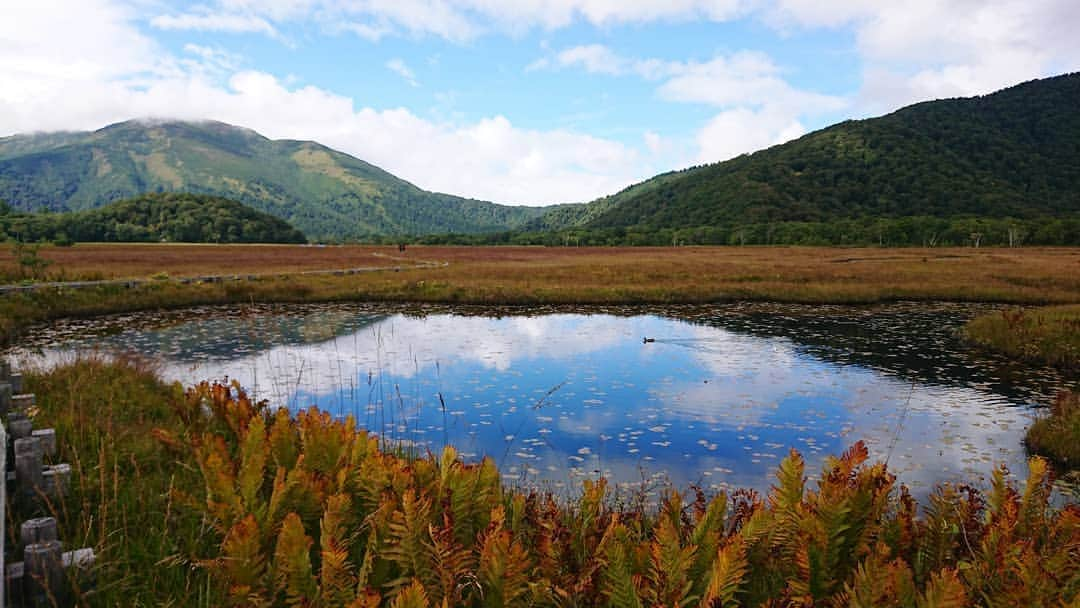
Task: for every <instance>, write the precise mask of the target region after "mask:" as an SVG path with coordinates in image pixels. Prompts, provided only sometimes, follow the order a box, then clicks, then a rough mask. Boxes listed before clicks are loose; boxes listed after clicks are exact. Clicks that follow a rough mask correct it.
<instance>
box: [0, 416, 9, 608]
mask: <svg viewBox="0 0 1080 608" xmlns="http://www.w3.org/2000/svg"><path fill="white" fill-rule="evenodd" d="M7 444H8V438H7V430H6V429H4V425H3V424H0V446H2V447H3V449H0V473H3V474H4V482H3V483H0V576H3V577H4V581H2V583H0V608H4V606H6V605H7V603H6V601H5V597H4V596H5V595H7V594H6V590H7V563H5V561H4V549H5V547H4V542H5V539H6V538H7V534H4V533H3V532H4V525H6V522H7V513H6V512H5V511H4V510H5V509H6V508H7Z"/></svg>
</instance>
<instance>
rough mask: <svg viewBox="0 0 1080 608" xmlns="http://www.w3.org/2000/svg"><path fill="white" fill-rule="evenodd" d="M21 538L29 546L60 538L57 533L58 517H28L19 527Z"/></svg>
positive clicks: (23, 544) (25, 545)
mask: <svg viewBox="0 0 1080 608" xmlns="http://www.w3.org/2000/svg"><path fill="white" fill-rule="evenodd" d="M19 540H20V541H21V542H22V546H24V547H28V546H30V545H34V544H37V543H43V542H46V541H50V540H60V537H59V536H58V534H57V526H56V519H55V518H53V517H35V518H34V519H28V520H26V521H24V522H23V523H22V526H20V527H19Z"/></svg>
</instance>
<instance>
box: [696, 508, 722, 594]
mask: <svg viewBox="0 0 1080 608" xmlns="http://www.w3.org/2000/svg"><path fill="white" fill-rule="evenodd" d="M726 513H727V495H726V494H724V493H723V492H721V493H720V494H719V495H717V496H716V497H714V498H713V499H712V500H711V501H710V502H709V503H708V505H707V506H706V507H705V509H704V512H703V513H702V514H701V515H700V517H699V519H698V522H697V525H695V526H694V531H693V532H691V534H690V543H691V544H693V545H695V546H696V547H697V551H696V552H695V554H694V563H693V564H692V565H691V566H690V571H689V573H688V576H689V578H690V581H691V583H692V588H691V594H692V595H696V596H698V597H701V596H702V595H703V594H704V593H705V587H706V585H707V584H708V577H707V576H706V575H707V574H708V572H709V568H710V566H711V565H712V562H713V560H714V558H715V557H716V553H717V551H718V550H719V548H720V541H721V539H722V537H723V534H724V523H725V522H724V516H725V514H726Z"/></svg>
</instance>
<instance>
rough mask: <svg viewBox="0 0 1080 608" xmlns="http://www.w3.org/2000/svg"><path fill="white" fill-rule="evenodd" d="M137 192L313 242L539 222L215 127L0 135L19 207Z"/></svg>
mask: <svg viewBox="0 0 1080 608" xmlns="http://www.w3.org/2000/svg"><path fill="white" fill-rule="evenodd" d="M145 192H192V193H200V194H210V195H215V196H222V197H226V198H230V199H235V200H238V201H240V202H242V203H245V204H247V205H250V206H252V207H254V208H256V209H258V210H260V211H264V212H266V213H269V214H271V215H274V216H277V217H279V218H282V219H284V220H286V221H288V222H290V223H291V224H293V225H294V226H296V227H297V228H299V229H301V230H303V231H304V232H305V233H307V234H308V236H310V237H312V238H314V239H324V238H338V239H342V238H345V239H356V238H364V237H370V236H373V235H395V234H425V233H441V232H469V233H479V232H488V231H499V230H510V229H513V228H516V227H518V226H520V225H521V224H523V223H524V222H525V221H527V220H529V219H532V218H534V217H538V216H539V215H541V214H542V213H543V211H541V210H539V209H537V208H534V207H515V206H506V205H496V204H493V203H488V202H484V201H478V200H472V199H466V198H461V197H457V196H451V195H448V194H437V193H433V192H427V191H425V190H421V189H420V188H418V187H416V186H414V185H413V184H410V183H409V182H406V181H404V180H402V179H399V178H397V177H394V176H393V175H391V174H390V173H387V172H386V171H383V170H382V169H380V168H378V167H376V166H374V165H371V164H369V163H366V162H364V161H362V160H359V159H357V158H353V157H352V156H349V155H347V154H343V153H341V152H338V151H336V150H332V149H330V148H327V147H326V146H322V145H320V144H317V143H314V142H310V141H294V140H270V139H267V138H266V137H263V136H262V135H259V134H258V133H256V132H254V131H251V130H248V129H243V128H239V127H234V126H231V125H227V124H224V123H220V122H210V121H203V122H183V121H143V120H133V121H128V122H122V123H118V124H114V125H110V126H108V127H105V128H103V129H100V130H97V131H93V132H77V133H72V132H63V133H45V134H29V135H15V136H11V137H4V138H0V199H2V200H6V201H7V202H8V203H9V204H11V205H12V206H13V207H15V208H17V209H21V210H25V211H44V210H50V211H74V210H83V209H91V208H94V207H100V206H102V205H104V204H106V203H109V202H111V201H115V200H119V199H125V198H131V197H134V196H138V195H140V194H143V193H145Z"/></svg>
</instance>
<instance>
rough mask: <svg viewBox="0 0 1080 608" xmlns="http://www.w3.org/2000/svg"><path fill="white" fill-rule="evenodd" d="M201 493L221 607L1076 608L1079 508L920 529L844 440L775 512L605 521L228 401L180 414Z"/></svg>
mask: <svg viewBox="0 0 1080 608" xmlns="http://www.w3.org/2000/svg"><path fill="white" fill-rule="evenodd" d="M178 409H179V410H180V412H179V413H180V415H181V417H182V418H183V420H184V422H185V428H186V429H187V430H186V435H185V436H176V435H175V434H170V433H168V432H164V431H162V432H159V433H158V438H159V439H160V440H161V441H162V442H163V443H165V444H166V445H167V446H168V447H169V448H170V449H173V450H178V451H182V452H190V453H191V454H193V455H194V456H195V459H196V460H197V462H198V465H199V467H200V469H201V472H202V476H203V478H204V479H205V482H206V490H205V495H203V496H179V497H178V498H180V499H182V500H183V501H184V502H185V503H186V504H187V505H188V508H191V509H194V510H196V511H197V512H199V513H201V514H203V516H204V517H205V518H206V521H207V522H208V523H209V524H210V525H212V526H213V528H214V529H215V530H216V531H217V534H218V536H219V538H220V546H219V550H218V553H217V554H216V555H210V556H204V559H202V560H201V561H200V563H201V565H202V567H205V568H207V569H209V571H210V572H212V574H213V577H214V580H216V581H217V583H218V584H220V585H221V586H222V589H223V590H225V593H226V594H227V598H228V601H229V603H230V604H231V605H235V606H305V607H306V606H312V607H315V606H354V607H372V608H374V607H377V606H390V607H393V608H414V607H415V608H421V607H426V606H432V607H442V606H446V607H449V606H476V607H481V606H483V607H495V606H615V607H619V608H623V607H634V606H650V607H661V606H663V607H670V608H677V607H685V606H705V607H716V608H719V607H729V606H774V607H780V606H792V607H794V606H837V607H839V606H851V607H863V606H865V607H869V606H897V607H918V608H923V607H927V608H929V607H952V606H1003V607H1004V606H1061V607H1064V606H1072V605H1075V604H1074V603H1073V602H1076V601H1077V599H1078V597H1080V595H1078V592H1080V507H1078V506H1077V505H1067V506H1064V507H1053V506H1051V505H1050V493H1051V485H1050V476H1049V472H1048V470H1047V465H1046V463H1045V461H1043V460H1041V459H1038V458H1035V459H1032V460H1031V462H1030V465H1029V466H1030V470H1029V472H1028V480H1027V482H1026V484H1025V485H1024V486H1023V489H1022V490H1021V489H1019V488H1017V487H1016V486H1014V485H1013V484H1012V483H1011V482H1010V481H1009V480H1008V478H1007V471H1005V470H1004V469H1003V468H999V469H997V470H995V471H994V473H993V476H992V482H991V486H990V488H989V489H988V490H987V491H985V492H983V491H980V490H978V489H976V488H973V487H968V486H956V485H946V486H942V487H940V488H938V489H937V490H935V492H934V493H933V494H932V495H931V496H930V498H929V500H928V503H927V504H926V505H924V506H923V508H922V509H921V510H920V509H919V508H918V507H917V505H916V504H915V501H914V500H913V499H912V497H911V496H910V495H909V494H908V492H907V490H906V489H905V488H903V487H902V486H900V487H898V486H897V484H896V482H895V477H894V476H893V475H892V474H890V473H889V471H888V470H887V468H886V467H885V465H884V464H881V463H871V462H869V461H868V454H867V450H866V447H865V446H864V445H863V444H861V443H856V444H855V445H854V446H852V447H851V448H850V449H849V450H848V451H847V452H845V453H844V454H843V455H842V456H840V457H839V458H833V459H830V460H829V461H828V462H827V463H826V465H825V467H824V470H823V471H822V474H821V476H820V481H818V482H817V483H816V485H815V487H808V484H807V474H806V471H805V466H804V461H803V459H802V457H801V456H800V455H799V454H798V453H797V452H795V451H792V452H791V453H790V455H789V456H788V457H787V458H786V459H785V460H784V461H783V462H782V463H781V464H780V466H779V469H778V470H777V473H776V478H777V480H776V484H775V486H774V487H773V488H772V491H771V492H769V494H768V496H764V497H762V496H759V495H758V494H757V493H755V492H753V491H738V492H735V493H734V494H732V495H730V496H729V495H725V494H720V495H717V496H715V497H712V498H709V497H706V496H705V495H703V494H701V493H699V492H696V493H692V494H691V495H689V496H683V495H681V494H679V493H677V492H674V491H673V492H670V493H669V494H668V495H667V496H666V497H665V499H664V500H663V501H662V506H661V508H660V509H659V511H658V512H645V511H642V510H637V509H625V508H618V507H615V506H613V502H612V501H611V500H610V499H609V498H610V497H609V496H608V493H607V485H606V483H605V482H604V480H600V481H598V482H588V481H587V482H585V485H584V488H583V490H582V492H581V495H580V498H579V499H578V500H577V501H576V502H574V503H573V504H567V503H566V502H565V501H560V500H557V499H556V498H554V497H552V496H549V495H543V494H539V493H535V492H533V493H523V492H519V491H510V490H507V489H505V488H503V487H501V485H500V481H499V474H498V472H497V470H496V468H495V466H494V464H493V463H492V462H491V461H490V460H484V461H482V462H479V463H472V464H466V463H464V462H462V460H461V459H460V458H458V456H457V454H456V452H455V451H454V450H453V449H452V448H447V449H446V450H445V451H444V452H443V453H442V455H441V456H438V457H434V456H431V457H427V458H407V457H403V456H399V455H395V454H394V453H391V452H390V451H386V450H383V449H380V445H379V442H378V441H377V439H376V438H375V437H373V436H371V435H368V434H367V433H365V432H364V431H356V430H355V424H354V421H353V420H351V419H344V420H339V419H334V418H332V417H331V416H330V415H329V414H327V413H325V412H321V411H318V410H314V409H313V410H310V411H305V412H301V413H299V414H297V415H296V416H295V417H293V416H290V414H289V413H288V412H287V411H286V410H271V409H270V408H268V407H267V406H266V404H265V403H254V402H252V401H251V400H250V399H249V398H248V397H247V396H246V395H245V394H244V393H243V391H241V390H240V389H239V387H238V386H225V385H221V384H213V385H210V384H203V385H201V386H198V387H195V388H193V389H191V390H189V391H188V392H187V394H186V398H185V399H184V400H183V401H182V402H181V403H180V404H179V405H178Z"/></svg>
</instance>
